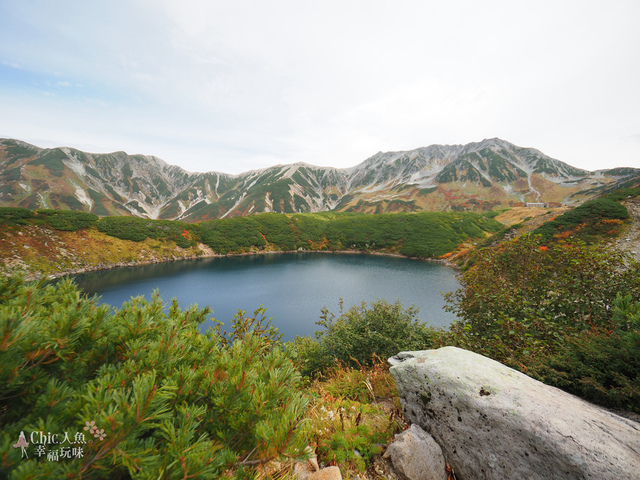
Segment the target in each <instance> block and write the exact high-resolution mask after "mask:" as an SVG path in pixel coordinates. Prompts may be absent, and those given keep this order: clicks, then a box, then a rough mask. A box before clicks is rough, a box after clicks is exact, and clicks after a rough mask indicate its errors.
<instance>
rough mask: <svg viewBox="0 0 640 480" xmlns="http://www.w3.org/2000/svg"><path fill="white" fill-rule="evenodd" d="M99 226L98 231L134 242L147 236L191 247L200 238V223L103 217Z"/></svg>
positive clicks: (140, 240) (183, 246)
mask: <svg viewBox="0 0 640 480" xmlns="http://www.w3.org/2000/svg"><path fill="white" fill-rule="evenodd" d="M97 227H98V231H100V232H103V233H106V234H107V235H110V236H112V237H116V238H120V239H122V240H131V241H133V242H142V241H144V240H146V239H147V238H153V239H156V240H170V241H173V242H175V243H176V245H178V246H179V247H182V248H189V247H190V246H193V245H195V244H196V243H197V242H198V240H199V238H200V236H199V231H200V226H199V225H197V224H191V223H185V222H177V221H172V220H150V219H146V218H138V217H103V218H101V219H100V221H99V222H98V223H97Z"/></svg>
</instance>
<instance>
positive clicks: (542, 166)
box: [0, 138, 640, 221]
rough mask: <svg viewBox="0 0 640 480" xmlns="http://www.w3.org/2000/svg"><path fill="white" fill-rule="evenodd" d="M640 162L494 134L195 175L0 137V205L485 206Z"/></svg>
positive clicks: (256, 209)
mask: <svg viewBox="0 0 640 480" xmlns="http://www.w3.org/2000/svg"><path fill="white" fill-rule="evenodd" d="M637 184H640V169H633V168H618V169H611V170H602V171H597V172H588V171H585V170H580V169H577V168H574V167H571V166H570V165H567V164H565V163H563V162H560V161H558V160H555V159H552V158H550V157H548V156H546V155H544V154H543V153H541V152H539V151H538V150H535V149H532V148H521V147H517V146H515V145H513V144H511V143H509V142H506V141H504V140H500V139H497V138H494V139H488V140H483V141H482V142H477V143H470V144H468V145H432V146H429V147H424V148H418V149H415V150H410V151H401V152H386V153H382V152H380V153H377V154H376V155H373V156H372V157H370V158H368V159H367V160H365V161H364V162H362V163H360V164H359V165H357V166H355V167H352V168H348V169H337V168H330V167H316V166H312V165H307V164H304V163H296V164H291V165H276V166H273V167H269V168H265V169H261V170H253V171H249V172H245V173H242V174H239V175H229V174H225V173H218V172H208V173H191V172H187V171H185V170H183V169H182V168H180V167H177V166H174V165H168V164H167V163H165V162H164V161H162V160H160V159H159V158H156V157H152V156H143V155H128V154H126V153H124V152H115V153H110V154H91V153H86V152H81V151H79V150H75V149H71V148H66V147H61V148H53V149H42V148H38V147H36V146H33V145H29V144H27V143H24V142H21V141H18V140H10V139H4V140H0V206H23V207H27V208H31V209H36V208H59V209H71V210H84V211H90V212H93V213H96V214H98V215H135V216H141V217H148V218H160V219H182V220H187V221H199V220H205V219H211V218H222V217H233V216H243V215H249V214H254V213H260V212H282V213H294V212H316V211H326V210H337V211H360V212H369V213H381V212H395V211H420V210H444V211H447V210H456V211H463V210H470V211H478V210H487V209H490V208H492V207H496V206H503V207H505V206H512V205H517V204H519V203H522V202H544V203H549V202H558V203H561V202H564V203H579V202H580V201H581V200H583V199H585V198H591V197H593V196H595V195H598V194H600V193H602V192H603V191H605V190H609V189H612V188H616V187H618V186H620V185H625V186H635V185H637Z"/></svg>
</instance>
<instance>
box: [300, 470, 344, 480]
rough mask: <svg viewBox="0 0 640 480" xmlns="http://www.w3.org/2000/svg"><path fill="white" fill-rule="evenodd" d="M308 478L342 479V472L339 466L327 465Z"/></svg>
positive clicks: (312, 479)
mask: <svg viewBox="0 0 640 480" xmlns="http://www.w3.org/2000/svg"><path fill="white" fill-rule="evenodd" d="M307 480H342V474H341V473H340V469H339V468H338V467H327V468H323V469H322V470H318V471H317V472H314V473H312V474H311V475H309V476H308V477H307Z"/></svg>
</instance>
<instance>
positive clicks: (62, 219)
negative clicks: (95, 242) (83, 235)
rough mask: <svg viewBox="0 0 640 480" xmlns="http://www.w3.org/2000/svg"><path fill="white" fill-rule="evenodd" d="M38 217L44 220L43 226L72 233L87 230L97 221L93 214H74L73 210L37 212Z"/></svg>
mask: <svg viewBox="0 0 640 480" xmlns="http://www.w3.org/2000/svg"><path fill="white" fill-rule="evenodd" d="M37 214H38V217H39V218H42V219H44V221H45V224H47V225H49V226H50V227H51V228H53V229H55V230H64V231H69V232H74V231H76V230H80V229H81V228H88V227H90V226H92V225H93V224H95V223H96V222H97V221H98V218H99V217H98V216H97V215H95V214H93V213H87V212H76V211H73V210H38V211H37Z"/></svg>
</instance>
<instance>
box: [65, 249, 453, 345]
mask: <svg viewBox="0 0 640 480" xmlns="http://www.w3.org/2000/svg"><path fill="white" fill-rule="evenodd" d="M74 278H75V281H76V282H77V283H78V285H79V286H80V287H81V288H82V290H83V291H85V292H86V293H89V294H97V295H100V296H101V300H100V302H101V303H107V304H110V305H113V306H117V307H119V306H120V305H122V303H123V302H125V301H127V300H129V299H130V298H131V297H132V296H134V297H135V296H138V295H144V296H145V297H146V298H147V299H149V298H150V297H151V293H152V292H153V291H154V290H155V289H157V290H159V292H160V295H161V296H162V298H163V299H164V300H165V301H166V302H169V301H170V300H171V299H172V298H173V297H175V298H177V300H178V303H179V304H180V306H181V307H182V308H186V307H188V306H189V305H191V304H194V303H195V304H198V306H200V307H204V306H207V305H208V306H210V307H211V308H212V309H213V312H214V313H213V317H215V318H216V319H217V320H220V321H222V322H224V323H225V324H227V325H228V324H229V323H230V320H231V319H232V318H233V316H234V315H235V313H236V312H237V311H238V309H242V310H246V311H248V312H253V311H254V310H255V309H256V308H258V307H259V306H261V305H262V306H264V307H266V308H267V317H273V324H274V325H275V326H276V327H278V329H279V330H280V333H283V334H284V336H283V340H291V339H293V338H294V337H295V336H296V335H313V332H314V331H316V330H318V329H320V328H321V327H319V326H318V325H316V322H317V321H318V319H319V317H320V314H321V309H322V308H323V307H325V306H326V307H327V308H328V309H329V310H330V311H331V312H334V313H336V314H337V313H338V311H339V301H340V298H342V299H343V301H344V305H345V307H349V306H351V305H354V304H360V303H361V302H362V301H366V302H372V301H374V300H376V299H378V298H379V299H385V300H387V301H388V302H390V303H392V302H395V301H396V300H398V299H399V300H400V301H401V302H402V304H403V306H404V307H405V308H406V307H409V306H410V305H415V306H417V307H419V308H420V312H419V315H418V316H419V318H420V319H421V320H422V321H424V322H427V323H429V324H430V325H433V326H438V327H442V326H448V325H449V324H451V322H452V321H453V320H455V319H456V317H455V316H454V315H453V314H450V313H448V312H445V311H444V310H443V309H442V307H443V305H444V303H445V302H444V298H443V296H442V293H441V292H450V291H453V290H456V289H457V288H458V287H459V283H458V280H457V279H456V272H455V271H454V270H453V269H451V268H449V267H446V266H444V265H441V264H438V263H432V262H425V261H421V260H413V259H407V258H397V257H386V256H374V255H358V254H324V253H283V254H265V255H250V256H238V257H223V258H208V259H200V260H186V261H177V262H169V263H159V264H154V265H144V266H139V267H123V268H117V269H113V270H104V271H100V272H91V273H87V274H83V275H77V276H75V277H74ZM211 325H212V322H211V321H208V322H206V323H205V324H203V325H202V327H201V330H202V331H205V330H206V329H207V328H209V327H210V326H211Z"/></svg>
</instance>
